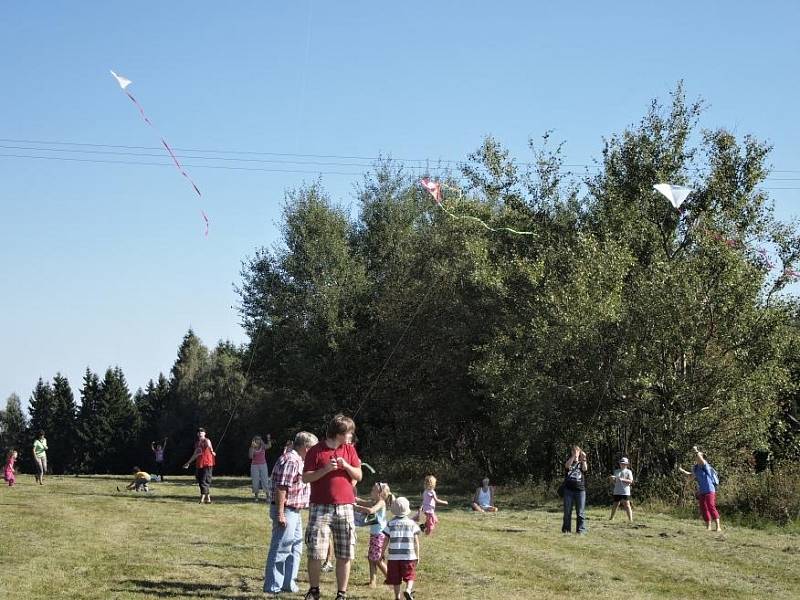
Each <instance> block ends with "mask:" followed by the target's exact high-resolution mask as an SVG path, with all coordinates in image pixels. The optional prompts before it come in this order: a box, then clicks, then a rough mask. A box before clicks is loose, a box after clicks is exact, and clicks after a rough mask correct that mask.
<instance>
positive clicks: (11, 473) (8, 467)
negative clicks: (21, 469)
mask: <svg viewBox="0 0 800 600" xmlns="http://www.w3.org/2000/svg"><path fill="white" fill-rule="evenodd" d="M15 462H17V451H16V450H9V451H8V454H7V455H6V464H5V467H4V468H3V479H5V481H6V483H8V487H11V486H13V485H14V484H15V483H16V482H17V478H16V470H15V469H14V463H15Z"/></svg>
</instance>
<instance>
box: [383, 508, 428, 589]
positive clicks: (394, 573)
mask: <svg viewBox="0 0 800 600" xmlns="http://www.w3.org/2000/svg"><path fill="white" fill-rule="evenodd" d="M392 513H393V514H394V516H395V518H394V519H392V520H391V521H389V522H388V523H387V524H386V528H385V529H384V530H383V535H385V536H386V537H387V538H388V539H387V540H386V543H385V544H384V545H383V558H387V559H388V562H387V563H386V570H387V573H386V584H387V585H391V586H394V597H395V600H403V599H404V598H405V600H414V581H415V580H416V578H417V563H418V562H419V534H420V533H422V531H421V530H420V528H419V525H417V524H416V523H415V522H414V521H412V520H411V519H410V518H409V516H408V515H409V514H410V513H411V508H410V507H409V504H408V499H407V498H403V497H402V496H401V497H400V498H397V499H396V500H395V501H394V502H392ZM412 541H413V543H412ZM387 554H388V556H387ZM404 581H405V582H406V591H405V592H403V593H402V594H401V593H400V590H401V589H402V586H403V582H404Z"/></svg>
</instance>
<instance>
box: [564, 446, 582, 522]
mask: <svg viewBox="0 0 800 600" xmlns="http://www.w3.org/2000/svg"><path fill="white" fill-rule="evenodd" d="M564 470H565V471H566V476H565V477H564V523H563V524H562V525H561V533H570V532H571V531H572V507H573V506H574V507H575V512H576V514H577V518H578V522H577V527H576V529H577V533H581V534H582V533H586V471H588V470H589V465H588V464H587V462H586V453H585V452H584V451H583V450H581V449H580V447H578V446H573V447H572V453H571V454H570V455H569V457H567V460H566V461H565V462H564Z"/></svg>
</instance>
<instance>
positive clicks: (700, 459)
mask: <svg viewBox="0 0 800 600" xmlns="http://www.w3.org/2000/svg"><path fill="white" fill-rule="evenodd" d="M692 452H694V466H693V467H692V471H691V473H690V472H689V471H685V470H684V469H682V468H681V467H678V471H680V472H681V473H683V474H684V475H686V477H687V478H688V479H696V480H697V493H696V496H697V503H698V504H699V505H700V516H702V517H703V520H704V521H705V522H706V529H707V530H709V531H711V521H714V523H716V526H717V528H716V529H715V531H722V525H720V523H719V511H718V510H717V486H718V485H719V476H718V475H717V471H716V470H715V469H714V467H712V466H711V465H710V464H709V463H708V461H707V460H706V457H705V455H704V454H703V453H702V452H700V450H698V449H697V446H693V447H692Z"/></svg>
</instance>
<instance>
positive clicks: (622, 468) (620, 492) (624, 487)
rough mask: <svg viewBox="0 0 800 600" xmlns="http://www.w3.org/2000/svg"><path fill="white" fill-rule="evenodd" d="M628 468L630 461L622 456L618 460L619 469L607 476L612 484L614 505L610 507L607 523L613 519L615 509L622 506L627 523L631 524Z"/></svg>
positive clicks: (631, 474)
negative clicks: (626, 516)
mask: <svg viewBox="0 0 800 600" xmlns="http://www.w3.org/2000/svg"><path fill="white" fill-rule="evenodd" d="M629 467H630V461H628V459H627V458H626V457H624V456H623V457H622V458H620V459H619V469H617V470H615V471H614V474H613V475H609V479H610V480H611V481H613V482H614V504H613V506H612V507H611V516H610V517H608V520H609V521H611V520H612V519H613V518H614V514H615V513H616V512H617V508H618V507H619V506H622V509H623V510H624V511H625V514H626V515H628V521H629V522H633V508H632V507H631V486H632V485H633V471H631V470H630V468H629Z"/></svg>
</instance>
